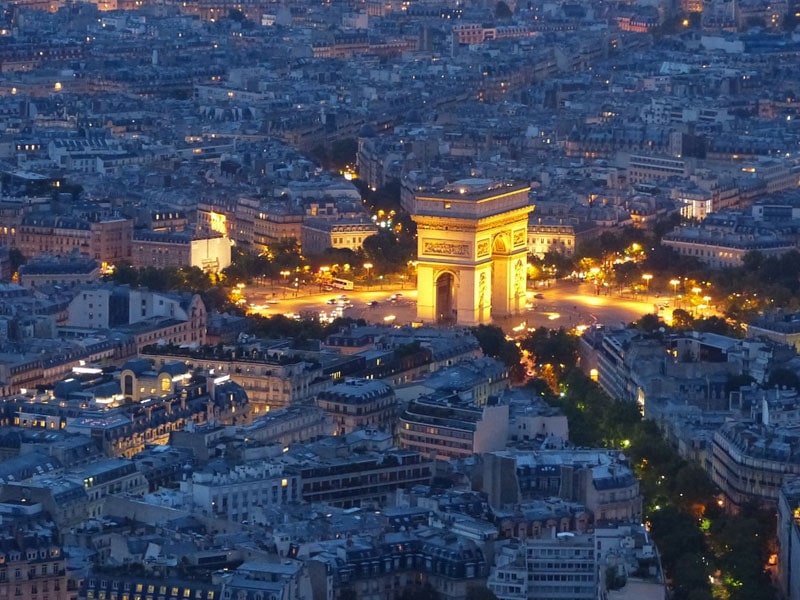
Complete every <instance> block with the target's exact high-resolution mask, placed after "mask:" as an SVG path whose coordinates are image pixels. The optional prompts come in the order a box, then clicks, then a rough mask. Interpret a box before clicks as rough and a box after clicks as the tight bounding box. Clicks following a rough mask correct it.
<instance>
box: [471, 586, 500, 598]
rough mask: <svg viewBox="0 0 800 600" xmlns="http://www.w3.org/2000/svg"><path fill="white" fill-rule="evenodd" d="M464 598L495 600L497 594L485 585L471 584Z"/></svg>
mask: <svg viewBox="0 0 800 600" xmlns="http://www.w3.org/2000/svg"><path fill="white" fill-rule="evenodd" d="M466 600H497V596H496V595H495V593H494V592H493V591H492V590H490V589H489V588H488V587H486V586H485V585H471V586H469V587H468V588H467V598H466Z"/></svg>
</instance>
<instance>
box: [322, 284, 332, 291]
mask: <svg viewBox="0 0 800 600" xmlns="http://www.w3.org/2000/svg"><path fill="white" fill-rule="evenodd" d="M322 291H323V292H331V291H333V287H332V286H330V285H324V286H322Z"/></svg>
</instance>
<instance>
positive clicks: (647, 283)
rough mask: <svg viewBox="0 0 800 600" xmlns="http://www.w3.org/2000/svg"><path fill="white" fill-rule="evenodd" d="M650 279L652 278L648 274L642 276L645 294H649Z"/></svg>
mask: <svg viewBox="0 0 800 600" xmlns="http://www.w3.org/2000/svg"><path fill="white" fill-rule="evenodd" d="M652 278H653V276H652V275H650V273H645V274H644V275H642V279H644V289H645V292H646V293H649V292H650V280H651V279H652Z"/></svg>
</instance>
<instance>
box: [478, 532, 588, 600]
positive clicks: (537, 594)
mask: <svg viewBox="0 0 800 600" xmlns="http://www.w3.org/2000/svg"><path fill="white" fill-rule="evenodd" d="M599 583H600V581H599V575H598V561H597V552H596V550H595V538H594V536H593V535H590V534H574V533H569V532H564V533H555V534H554V535H552V536H547V537H543V538H540V539H528V540H526V541H525V543H523V544H516V543H512V544H508V545H506V546H505V547H503V549H502V550H501V553H500V555H499V556H498V558H497V560H496V567H495V568H494V569H492V573H491V575H490V576H489V580H488V582H487V587H488V588H489V589H490V590H492V591H493V592H494V594H495V595H496V596H497V598H498V600H523V599H524V600H552V599H553V598H569V599H570V600H595V599H596V598H598V587H599Z"/></svg>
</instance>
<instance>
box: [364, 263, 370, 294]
mask: <svg viewBox="0 0 800 600" xmlns="http://www.w3.org/2000/svg"><path fill="white" fill-rule="evenodd" d="M364 268H365V269H366V270H367V289H369V274H370V270H371V269H372V263H371V262H365V263H364Z"/></svg>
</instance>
